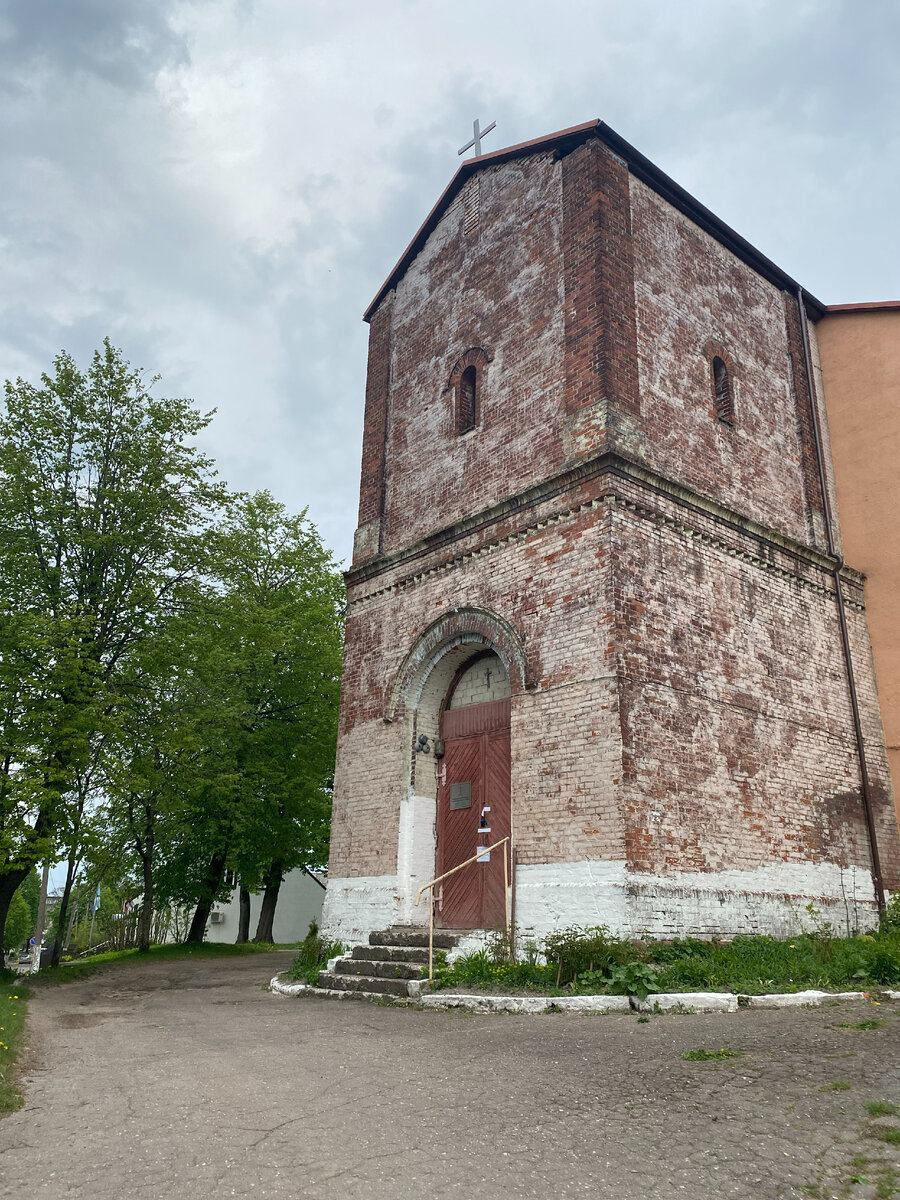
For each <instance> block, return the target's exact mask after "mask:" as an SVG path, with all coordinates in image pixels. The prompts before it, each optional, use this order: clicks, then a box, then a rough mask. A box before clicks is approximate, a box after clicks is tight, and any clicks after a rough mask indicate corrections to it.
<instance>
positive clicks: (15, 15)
mask: <svg viewBox="0 0 900 1200" xmlns="http://www.w3.org/2000/svg"><path fill="white" fill-rule="evenodd" d="M898 34H900V10H898V9H897V8H896V6H895V5H894V4H893V3H888V2H881V0H869V3H867V4H866V5H858V4H856V5H851V4H850V3H846V2H844V0H808V2H806V3H798V4H795V5H785V4H784V3H783V0H777V2H776V0H744V2H742V3H736V2H732V0H679V3H678V4H670V3H663V2H661V0H653V2H651V0H634V2H633V3H631V4H630V5H628V6H627V7H626V6H625V5H623V4H621V3H614V2H612V0H601V2H592V3H587V2H585V3H577V2H574V0H558V2H557V3H556V4H555V5H553V6H552V7H551V8H548V6H547V5H545V4H539V3H537V2H536V0H519V2H517V3H512V2H509V0H502V2H495V3H491V2H490V0H481V2H476V0H453V2H451V0H427V2H426V0H418V2H417V0H379V3H378V4H363V3H359V0H328V2H326V0H305V2H304V3H302V4H297V3H296V2H295V0H257V2H256V3H229V2H228V0H217V2H215V3H208V2H206V0H202V2H201V0H198V2H193V0H170V2H160V0H155V2H154V3H153V4H147V3H145V2H144V0H67V2H66V3H63V4H61V3H51V2H50V0H30V2H29V0H13V2H12V3H8V4H7V6H6V8H5V9H4V12H3V16H2V18H0V78H2V79H3V81H4V82H3V83H2V84H0V88H2V89H3V93H4V94H3V99H4V129H3V134H2V138H3V141H2V145H0V284H2V286H0V309H2V321H0V374H2V375H5V376H9V375H16V374H23V375H36V374H37V373H38V372H39V371H40V370H41V369H43V368H45V367H46V366H47V364H48V363H49V361H50V360H51V358H52V356H53V354H54V353H55V352H56V351H57V350H58V349H59V348H61V347H62V346H65V347H67V348H68V349H71V350H72V351H73V352H74V353H76V355H78V356H79V357H82V358H84V357H86V356H87V355H88V354H89V353H90V351H91V350H92V349H93V348H94V347H95V346H96V345H97V344H98V343H99V342H100V340H101V339H102V337H103V336H104V335H106V334H109V335H110V336H111V337H112V338H113V339H114V341H116V342H117V343H118V344H119V345H121V346H122V347H123V349H124V350H125V352H126V354H127V355H128V356H129V357H130V358H131V360H132V361H133V362H135V363H136V364H139V365H143V366H146V367H147V368H150V369H154V370H159V371H161V372H162V373H163V376H164V382H163V384H162V385H161V390H164V391H168V392H171V393H175V392H180V393H182V394H188V395H193V396H194V397H195V398H196V400H197V402H198V403H199V404H200V405H201V406H202V407H204V408H211V407H217V408H218V416H217V418H216V420H215V422H214V425H213V426H212V428H211V429H210V430H209V431H208V434H207V437H206V442H207V445H208V447H209V448H210V449H211V450H212V451H213V452H214V453H215V454H216V456H217V458H218V459H219V462H220V465H221V469H222V474H223V475H224V476H225V477H226V478H227V479H228V480H229V481H230V482H231V484H232V485H233V486H235V487H240V488H244V489H251V488H255V487H262V486H267V487H270V488H271V489H272V491H273V492H274V493H275V494H276V495H277V496H279V498H281V499H283V500H284V501H285V502H286V503H287V504H288V505H289V506H291V507H292V508H294V509H299V508H302V507H305V506H306V505H309V509H310V515H311V517H312V518H313V519H314V520H315V521H316V522H317V523H318V524H319V526H320V527H321V529H322V531H323V533H324V535H325V536H326V538H327V539H328V540H329V542H330V543H331V544H332V545H334V546H335V547H336V548H337V550H338V552H339V554H341V555H346V554H347V553H348V551H349V545H350V538H351V535H352V530H353V526H354V524H355V515H356V491H357V486H358V470H359V451H360V442H361V416H362V401H363V389H364V382H365V380H364V375H365V352H366V329H365V326H364V325H363V324H362V323H361V314H362V312H363V310H364V309H365V307H366V305H367V304H368V303H369V301H370V300H371V298H372V296H373V295H374V294H375V292H376V291H377V289H378V287H379V285H380V283H381V282H382V280H383V278H384V277H385V276H386V274H387V273H388V271H389V270H390V268H391V267H392V266H393V264H394V262H395V261H396V259H397V257H398V256H399V254H400V253H401V251H402V250H403V248H404V247H405V245H406V244H407V242H408V241H409V240H410V238H411V237H412V235H413V233H414V232H415V230H416V229H417V227H418V225H419V224H420V222H421V220H422V219H423V218H424V216H425V214H426V213H427V212H428V210H429V209H430V207H431V205H432V204H433V203H434V201H435V199H436V198H437V196H438V195H439V194H440V192H441V190H442V189H443V187H444V186H445V185H446V183H447V182H448V180H449V179H450V177H451V176H452V174H453V172H454V171H455V170H456V168H457V166H458V162H459V160H458V158H457V155H456V149H457V147H458V146H460V145H461V144H462V143H463V141H464V140H465V139H466V137H467V136H468V130H469V129H470V128H471V122H472V118H473V117H474V116H476V115H479V116H480V117H481V118H482V121H483V122H486V121H488V120H491V119H496V120H497V122H498V129H497V132H496V133H495V134H493V135H491V138H490V140H489V142H488V145H489V146H493V147H499V146H500V145H504V144H509V143H512V142H516V141H521V140H524V139H527V138H531V137H536V136H539V135H540V134H543V133H548V132H550V131H552V130H554V129H558V128H562V127H564V126H566V125H570V124H574V123H577V122H579V121H583V120H587V119H589V118H590V117H593V116H601V117H603V118H604V119H605V120H607V121H608V122H609V123H610V124H611V125H612V126H613V127H614V128H616V129H618V131H619V132H620V133H622V134H623V135H624V136H625V137H626V138H628V139H629V140H630V141H632V142H633V143H634V144H635V145H637V146H638V148H639V149H641V150H642V151H643V152H644V153H646V154H647V155H648V156H649V157H650V158H652V159H653V160H654V161H656V162H657V163H658V164H659V165H660V166H661V167H662V168H663V169H664V170H666V171H668V172H669V173H670V174H672V175H673V176H675V178H676V179H678V181H679V182H680V183H682V184H683V185H684V186H685V187H687V188H688V189H689V190H690V191H692V192H694V194H695V195H697V196H698V198H699V199H701V200H702V201H703V202H704V203H706V204H708V205H709V206H710V207H711V208H713V209H714V210H715V211H717V212H718V213H719V214H720V215H721V216H722V217H723V218H724V219H725V220H727V221H730V222H731V223H732V224H734V225H735V226H736V227H737V228H738V229H739V230H740V232H741V233H743V234H744V235H745V236H746V237H748V238H750V240H751V241H754V242H755V243H756V244H757V245H758V246H759V247H760V249H762V250H763V251H765V252H766V253H767V254H769V255H770V256H772V257H773V258H775V259H776V261H778V262H779V263H780V265H782V266H783V267H784V268H785V269H786V270H788V271H790V272H791V273H792V274H794V275H795V276H796V277H798V278H799V279H800V280H801V281H802V282H803V283H804V284H806V285H807V286H808V287H810V288H811V290H812V291H814V292H815V293H816V294H818V295H819V296H820V298H821V299H823V300H825V301H837V300H857V299H867V298H870V299H877V298H889V297H891V296H893V295H897V294H900V289H898V266H900V259H898V252H897V250H896V248H895V245H894V236H893V225H894V213H893V209H894V200H893V197H894V196H895V195H896V194H897V191H898V183H900V180H898V162H900V155H898V152H897V151H898V146H897V137H898V135H897V133H896V130H895V123H896V122H895V113H896V111H897V108H898V100H900V96H898V91H900V87H898V73H897V67H896V65H895V54H894V48H895V47H896V46H897V42H898Z"/></svg>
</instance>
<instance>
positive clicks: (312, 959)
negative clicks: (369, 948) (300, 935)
mask: <svg viewBox="0 0 900 1200" xmlns="http://www.w3.org/2000/svg"><path fill="white" fill-rule="evenodd" d="M346 949H347V947H346V946H345V945H344V944H343V942H328V941H325V940H323V939H322V938H321V937H320V936H319V927H318V925H317V924H316V922H315V921H310V923H309V931H308V932H307V934H306V937H305V938H304V939H303V941H302V942H301V943H300V947H299V949H298V951H297V957H296V958H295V959H294V961H293V963H292V964H291V967H290V970H289V971H288V975H289V976H290V978H291V979H297V980H300V981H301V982H302V983H311V984H316V983H318V981H319V972H320V971H324V970H325V968H326V967H327V966H328V960H329V959H331V958H337V957H338V956H339V955H341V954H343V953H344V952H345V951H346Z"/></svg>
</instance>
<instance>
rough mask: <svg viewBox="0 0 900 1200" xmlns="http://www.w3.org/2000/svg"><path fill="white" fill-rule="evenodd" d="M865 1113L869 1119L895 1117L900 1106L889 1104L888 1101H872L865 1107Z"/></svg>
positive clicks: (899, 1111) (899, 1110)
mask: <svg viewBox="0 0 900 1200" xmlns="http://www.w3.org/2000/svg"><path fill="white" fill-rule="evenodd" d="M866 1112H867V1113H868V1114H869V1116H870V1117H896V1116H897V1115H898V1113H900V1106H898V1105H896V1104H891V1102H890V1100H872V1101H871V1103H869V1104H867V1105H866Z"/></svg>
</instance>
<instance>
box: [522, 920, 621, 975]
mask: <svg viewBox="0 0 900 1200" xmlns="http://www.w3.org/2000/svg"><path fill="white" fill-rule="evenodd" d="M544 954H545V956H546V959H547V965H548V966H550V967H553V968H554V969H555V970H554V974H555V982H556V986H557V987H563V986H565V985H566V984H568V983H572V982H573V981H574V980H575V979H576V978H581V977H582V976H584V975H585V974H587V973H589V972H590V973H593V972H600V973H601V974H602V975H607V974H608V973H609V971H610V970H611V969H612V968H613V967H614V966H621V965H623V964H624V963H627V962H633V961H636V960H637V959H638V958H639V957H640V952H639V949H638V946H637V944H636V943H634V942H630V941H626V940H625V939H624V938H619V937H615V936H614V935H613V934H612V933H610V931H609V929H607V927H606V926H605V925H592V926H589V927H587V928H580V927H579V926H577V925H573V926H570V927H569V928H568V929H560V930H558V931H557V932H556V933H551V934H549V935H548V936H547V937H545V938H544Z"/></svg>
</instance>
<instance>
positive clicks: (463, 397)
mask: <svg viewBox="0 0 900 1200" xmlns="http://www.w3.org/2000/svg"><path fill="white" fill-rule="evenodd" d="M477 403H478V373H477V371H476V370H475V368H474V367H466V369H465V370H464V371H463V373H462V376H461V377H460V381H459V432H460V433H468V432H469V430H470V429H474V428H475V420H476V417H477Z"/></svg>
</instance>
